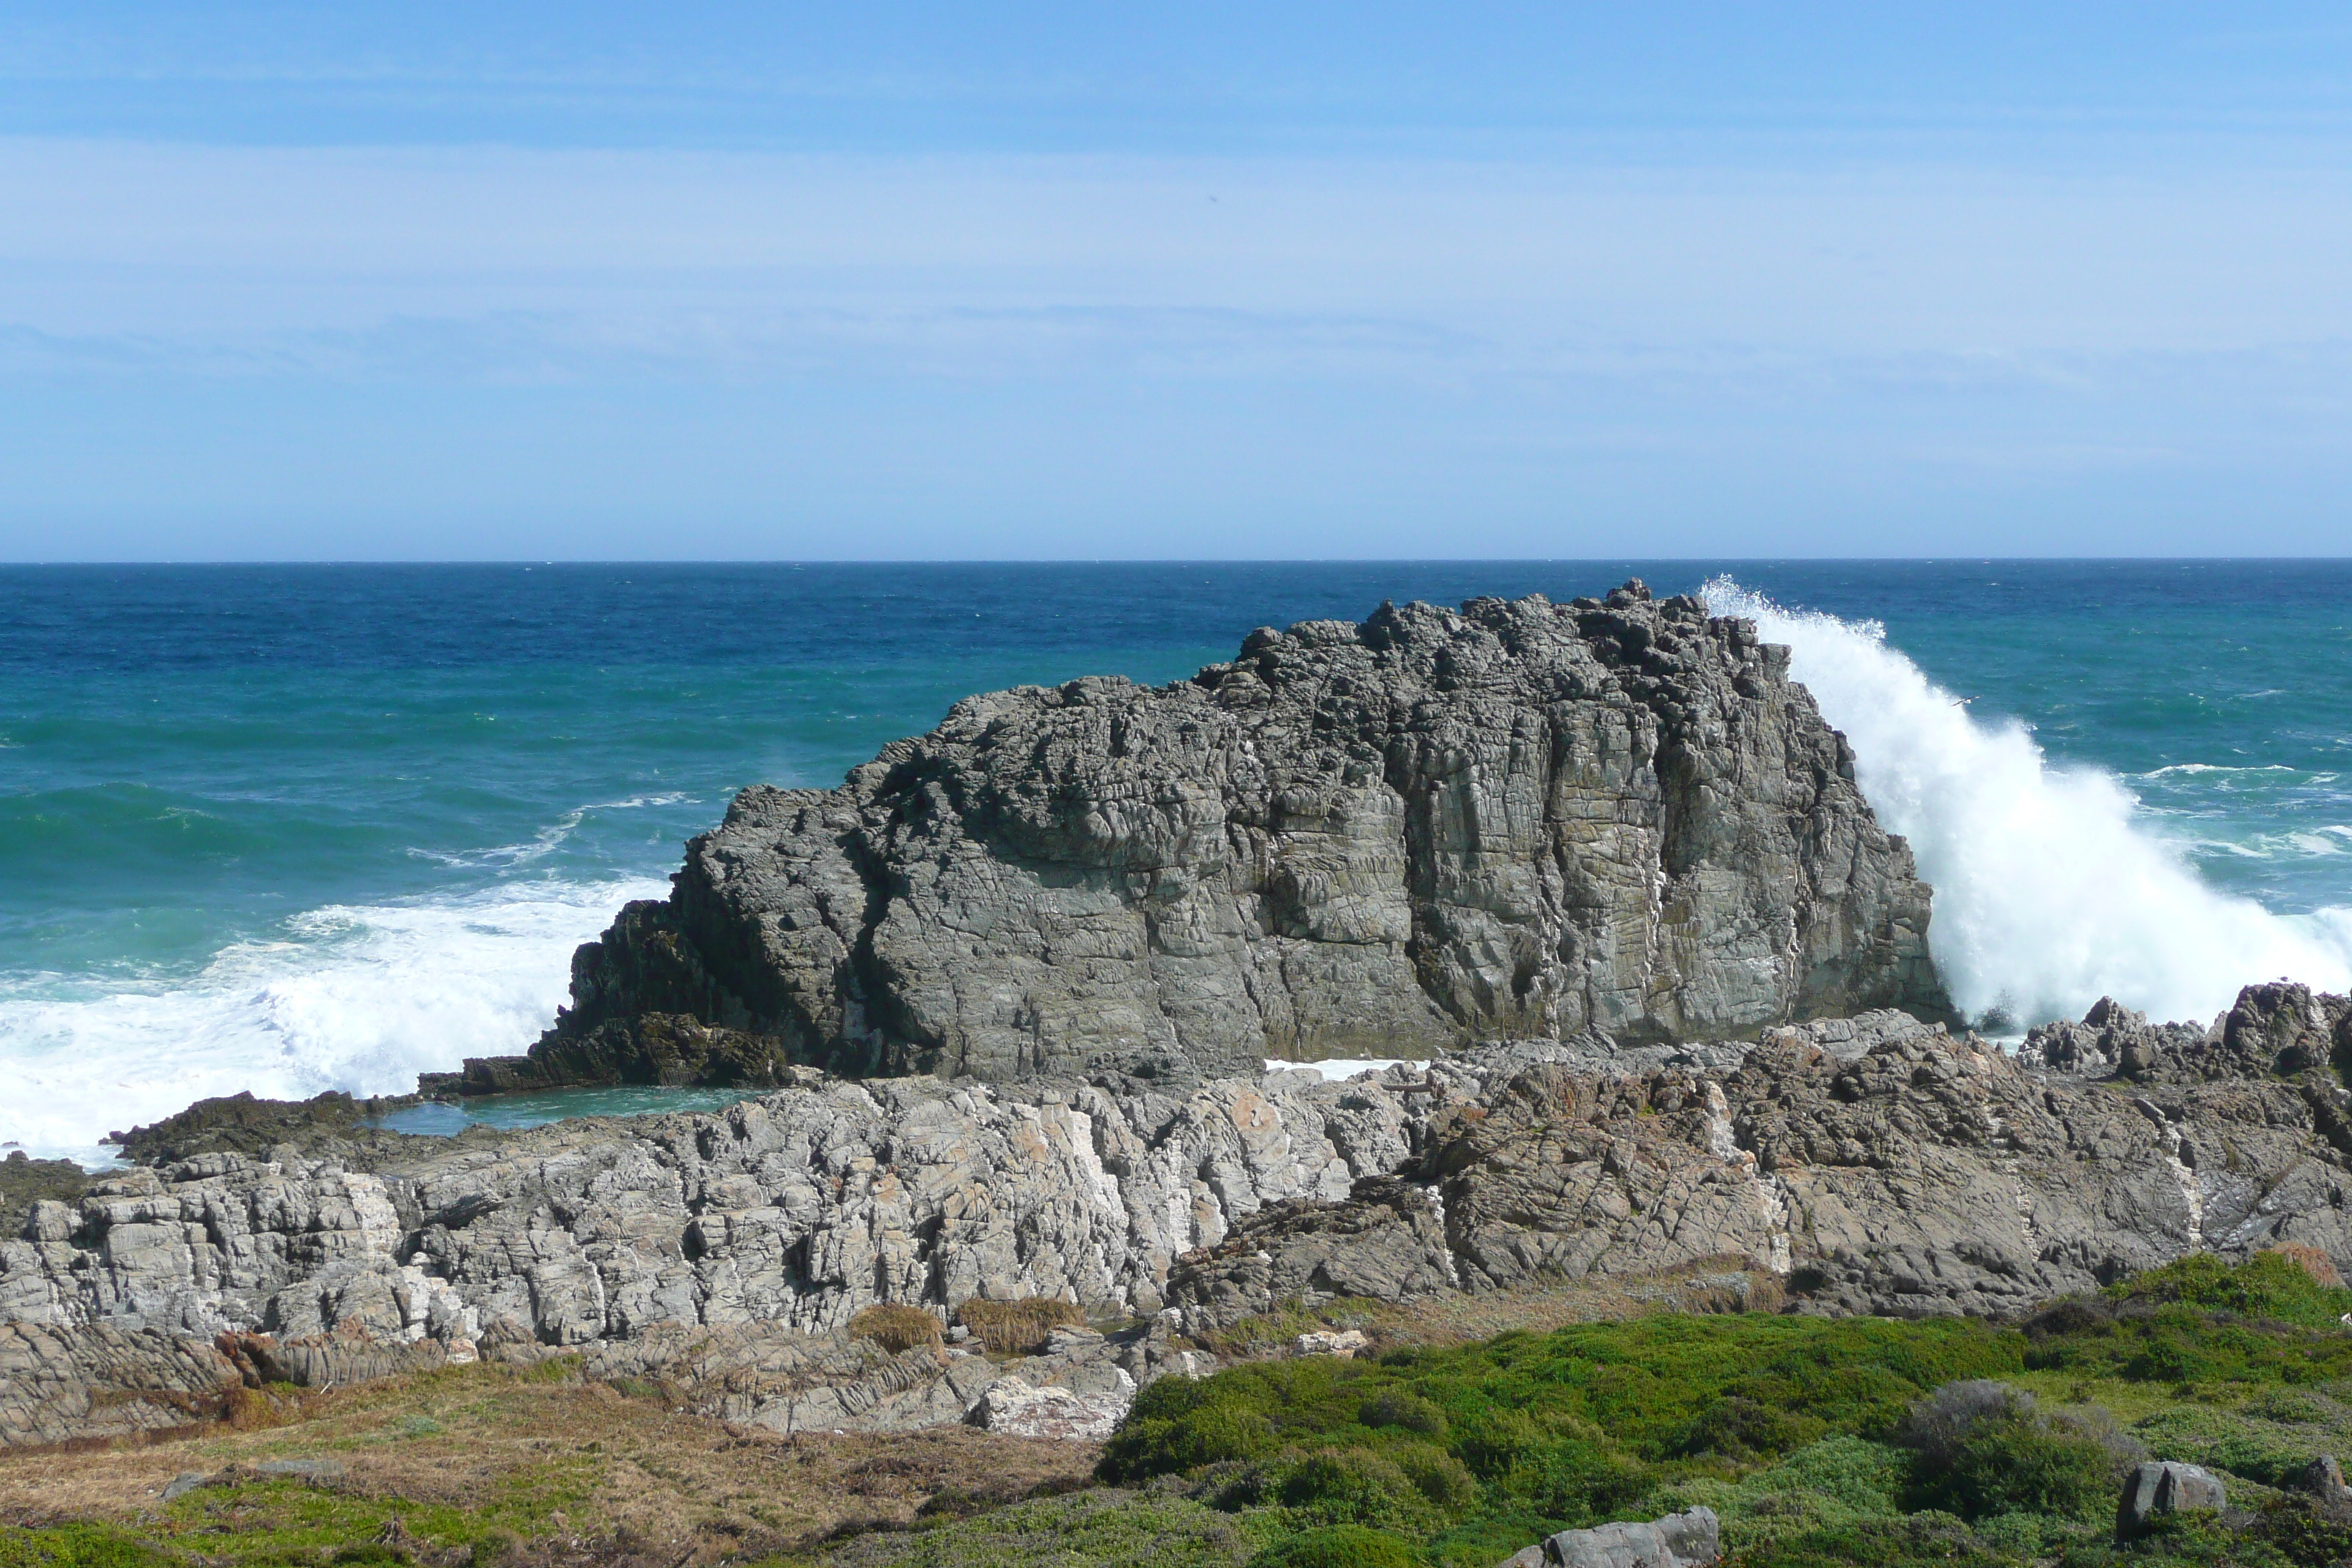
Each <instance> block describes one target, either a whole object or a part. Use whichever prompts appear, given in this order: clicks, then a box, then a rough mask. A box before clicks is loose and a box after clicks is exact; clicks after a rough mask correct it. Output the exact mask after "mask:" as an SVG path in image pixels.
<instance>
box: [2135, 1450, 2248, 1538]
mask: <svg viewBox="0 0 2352 1568" xmlns="http://www.w3.org/2000/svg"><path fill="white" fill-rule="evenodd" d="M2229 1505H2230V1503H2229V1498H2228V1497H2227V1496H2226V1495H2225V1494H2224V1493H2223V1491H2222V1489H2221V1478H2220V1477H2219V1476H2216V1475H2215V1474H2213V1472H2211V1471H2210V1470H2207V1469H2203V1468H2200V1467H2198V1466H2196V1465H2184V1464H2181V1463H2179V1462H2178V1461H2177V1460H2171V1459H2165V1460H2150V1461H2148V1462H2147V1463H2146V1464H2143V1465H2141V1466H2139V1467H2138V1468H2136V1469H2134V1470H2133V1471H2132V1473H2131V1474H2130V1475H2129V1476H2128V1477H2126V1479H2125V1480H2124V1493H2123V1500H2122V1501H2121V1502H2120V1503H2118V1504H2117V1506H2116V1540H2118V1541H2130V1540H2133V1539H2135V1538H2137V1537H2138V1536H2141V1535H2145V1534H2146V1533H2147V1528H2148V1523H2149V1521H2151V1520H2153V1519H2155V1518H2156V1517H2157V1515H2158V1514H2164V1513H2187V1512H2189V1511H2190V1510H2199V1509H2208V1510H2212V1511H2214V1512H2216V1513H2218V1512H2220V1511H2221V1510H2223V1509H2225V1508H2227V1507H2229Z"/></svg>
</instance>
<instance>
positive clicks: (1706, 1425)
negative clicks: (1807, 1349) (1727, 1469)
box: [1675, 1394, 1823, 1459]
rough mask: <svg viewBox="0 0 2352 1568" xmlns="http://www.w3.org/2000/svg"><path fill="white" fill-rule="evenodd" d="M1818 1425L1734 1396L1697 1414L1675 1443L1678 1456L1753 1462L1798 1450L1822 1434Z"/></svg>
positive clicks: (1800, 1416)
mask: <svg viewBox="0 0 2352 1568" xmlns="http://www.w3.org/2000/svg"><path fill="white" fill-rule="evenodd" d="M1822 1429H1823V1428H1822V1422H1821V1421H1819V1420H1817V1419H1814V1418H1812V1417H1810V1416H1805V1415H1796V1414H1794V1413H1791V1412H1790V1411H1786V1410H1775V1409H1773V1408H1772V1407H1771V1406H1770V1405H1764V1404H1761V1403H1759V1402H1758V1401H1756V1400H1753V1399H1749V1398H1746V1397H1744V1396H1741V1395H1738V1394H1735V1395H1733V1396H1732V1397H1731V1398H1729V1399H1719V1400H1717V1401H1716V1402H1715V1403H1714V1404H1713V1405H1708V1406H1707V1407H1706V1409H1705V1410H1703V1411H1701V1412H1699V1414H1698V1416H1697V1418H1696V1419H1695V1420H1694V1421H1692V1423H1691V1425H1690V1426H1689V1428H1688V1429H1687V1430H1686V1431H1685V1434H1684V1435H1683V1436H1682V1437H1681V1439H1680V1440H1679V1441H1677V1442H1676V1443H1675V1452H1676V1453H1679V1454H1720V1455H1722V1456H1724V1457H1725V1458H1732V1459H1757V1458H1769V1457H1770V1456H1772V1455H1775V1454H1784V1453H1787V1452H1788V1451H1789V1450H1790V1449H1792V1448H1800V1447H1803V1446H1804V1445H1805V1444H1807V1443H1809V1442H1811V1440H1812V1439H1813V1438H1815V1437H1818V1436H1821V1435H1822Z"/></svg>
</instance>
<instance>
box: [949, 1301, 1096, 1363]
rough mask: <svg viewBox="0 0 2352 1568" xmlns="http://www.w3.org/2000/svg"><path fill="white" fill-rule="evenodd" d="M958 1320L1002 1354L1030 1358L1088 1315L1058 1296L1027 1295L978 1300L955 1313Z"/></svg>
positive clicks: (968, 1302) (983, 1343) (997, 1352)
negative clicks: (1061, 1332) (1053, 1337)
mask: <svg viewBox="0 0 2352 1568" xmlns="http://www.w3.org/2000/svg"><path fill="white" fill-rule="evenodd" d="M955 1316H956V1321H957V1322H959V1323H961V1324H962V1325H963V1326H964V1327H965V1328H967V1329H970V1330H971V1331H972V1332H973V1333H974V1334H975V1335H977V1336H979V1339H980V1342H981V1343H982V1345H984V1346H986V1347H987V1348H988V1349H989V1350H991V1351H992V1352H995V1353H996V1354H998V1355H1029V1354H1032V1353H1034V1352H1037V1351H1041V1350H1044V1349H1045V1342H1046V1340H1048V1339H1049V1338H1051V1337H1052V1335H1053V1332H1054V1331H1055V1329H1066V1328H1075V1327H1076V1326H1078V1325H1079V1324H1081V1323H1084V1322H1085V1321H1087V1315H1086V1314H1085V1313H1084V1312H1081V1311H1079V1310H1078V1309H1077V1308H1076V1306H1075V1305H1074V1304H1072V1303H1071V1302H1068V1301H1065V1300H1061V1299H1060V1298H1059V1297H1056V1296H1024V1297H1022V1298H1021V1299H1020V1300H1014V1301H988V1300H982V1299H980V1298H979V1297H974V1298H972V1299H971V1300H969V1301H966V1302H965V1303H964V1304H963V1305H962V1306H961V1307H958V1308H957V1309H956V1310H955Z"/></svg>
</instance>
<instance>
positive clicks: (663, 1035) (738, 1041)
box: [418, 1013, 798, 1096]
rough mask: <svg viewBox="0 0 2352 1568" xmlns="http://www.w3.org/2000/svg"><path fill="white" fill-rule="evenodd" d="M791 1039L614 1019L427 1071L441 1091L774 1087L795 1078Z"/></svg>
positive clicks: (677, 1018) (684, 1021)
mask: <svg viewBox="0 0 2352 1568" xmlns="http://www.w3.org/2000/svg"><path fill="white" fill-rule="evenodd" d="M796 1070H798V1069H795V1068H793V1064H792V1062H791V1060H790V1058H789V1056H788V1053H787V1051H786V1047H785V1044H784V1041H783V1040H782V1038H781V1037H778V1036H775V1035H759V1034H750V1033H746V1032H745V1031H743V1030H740V1029H729V1028H721V1027H718V1026H712V1025H709V1024H705V1023H703V1022H702V1021H701V1020H699V1019H698V1018H696V1017H694V1016H692V1015H690V1014H684V1013H641V1014H638V1015H636V1016H634V1017H626V1018H607V1019H605V1020H604V1022H603V1023H601V1024H598V1025H597V1026H595V1027H594V1028H593V1029H589V1030H587V1031H585V1032H584V1033H573V1034H558V1033H551V1034H550V1035H549V1036H548V1037H547V1038H546V1039H544V1040H543V1041H541V1043H540V1045H539V1046H538V1047H535V1048H534V1049H533V1050H532V1051H531V1052H530V1055H528V1056H520V1057H468V1058H466V1065H465V1068H464V1070H463V1071H461V1072H458V1073H454V1074H452V1073H433V1074H427V1075H425V1078H422V1079H419V1080H418V1087H419V1088H420V1089H425V1090H426V1091H427V1092H436V1093H441V1094H451V1093H454V1094H457V1095H460V1096H464V1095H482V1094H510V1093H516V1092H520V1091H523V1090H530V1089H565V1088H575V1087H598V1086H605V1085H614V1084H653V1085H665V1086H669V1087H673V1088H675V1087H678V1086H682V1085H688V1084H705V1085H712V1086H717V1087H721V1088H736V1087H747V1088H775V1087H780V1086H782V1085H785V1084H790V1083H792V1082H793V1081H795V1079H794V1078H793V1074H794V1072H795V1071H796Z"/></svg>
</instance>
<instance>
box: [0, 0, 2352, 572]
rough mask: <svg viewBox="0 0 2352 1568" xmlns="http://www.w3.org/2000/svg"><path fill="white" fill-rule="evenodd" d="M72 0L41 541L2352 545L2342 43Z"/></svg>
mask: <svg viewBox="0 0 2352 1568" xmlns="http://www.w3.org/2000/svg"><path fill="white" fill-rule="evenodd" d="M2056 9H2059V8H2053V7H2049V6H2046V5H2045V6H2034V7H2026V6H1993V5H1979V6H1969V7H1953V6H1937V7H1932V8H1929V7H1909V6H1899V5H1873V6H1867V7H1864V6H1838V7H1826V6H1757V5H1739V6H1728V5H1727V6H1674V5H1658V6H1623V5H1611V6H1597V5H1549V6H1525V7H1504V6H1487V7H1479V8H1475V10H1471V11H1469V12H1466V13H1462V12H1456V11H1454V10H1451V9H1448V8H1440V7H1418V8H1413V9H1404V8H1398V7H1384V6H1380V5H1354V6H1348V7H1339V6H1309V5H1291V6H1278V7H1265V6H1253V7H1244V6H1219V5H1187V6H1183V7H1123V8H1122V7H1108V6H1101V5H1089V6H1075V5H1073V6H1017V7H999V8H994V9H988V8H982V7H958V8H948V7H939V6H930V5H866V6H856V7H850V6H830V7H825V8H823V9H822V10H819V9H817V8H814V7H801V6H791V5H782V6H779V5H768V6H761V7H750V6H737V5H670V6H664V7H653V6H616V5H565V6H554V5H505V6H499V5H465V6H457V5H403V6H399V7H389V6H373V5H347V6H342V7H334V8H330V7H320V6H305V7H292V6H282V7H280V6H269V7H264V6H249V5H206V6H204V7H201V8H196V7H183V6H158V5H110V4H102V3H101V4H87V3H86V4H79V5H51V4H47V3H46V0H33V3H29V4H28V3H26V0H19V3H18V4H16V5H12V6H11V7H10V21H9V25H8V26H6V27H5V29H0V558H6V559H16V560H44V559H141V558H152V559H246V558H271V557H278V558H284V557H292V558H301V559H333V558H360V559H398V558H460V557H492V558H514V557H562V556H571V557H583V556H584V557H597V558H611V557H629V556H655V557H661V556H703V557H730V558H731V557H771V556H782V557H793V558H811V557H839V558H866V557H926V556H929V557H940V556H945V557H973V556H988V557H1018V556H1052V557H1071V556H1077V557H1094V556H1159V557H1165V556H1335V555H1348V556H1378V555H1403V556H1416V557H1428V556H1432V555H1461V556H1473V555H1507V556H1529V555H1541V556H1559V555H1602V554H1608V555H1622V554H1643V555H1652V556H1656V555H1669V554H1688V555H1710V554H1728V555H1779V554H1917V555H1931V556H1932V555H1939V554H1955V553H1977V554H1992V553H2015V554H2035V553H2055V554H2092V553H2122V554H2138V553H2192V554H2214V553H2224V554H2226V553H2257V552H2258V553H2290V554H2295V553H2340V552H2343V551H2344V549H2345V541H2346V540H2347V539H2352V516H2347V511H2352V509H2347V505H2346V497H2347V494H2352V489H2347V480H2352V417H2347V416H2352V199H2347V198H2352V160H2347V152H2352V94H2347V87H2348V86H2352V24H2347V22H2346V21H2344V20H2342V19H2340V13H2338V12H2336V11H2332V10H2328V9H2323V8H2321V7H2318V6H2314V5H2296V6H2286V5H2269V6H2264V5H2252V6H2248V5H2238V6H2231V7H2226V8H2225V7H2220V6H2200V7H2187V6H2177V5H2134V6H2122V5H2074V6H2068V7H2063V14H2062V15H2052V14H2049V13H2051V12H2053V10H2056Z"/></svg>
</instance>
